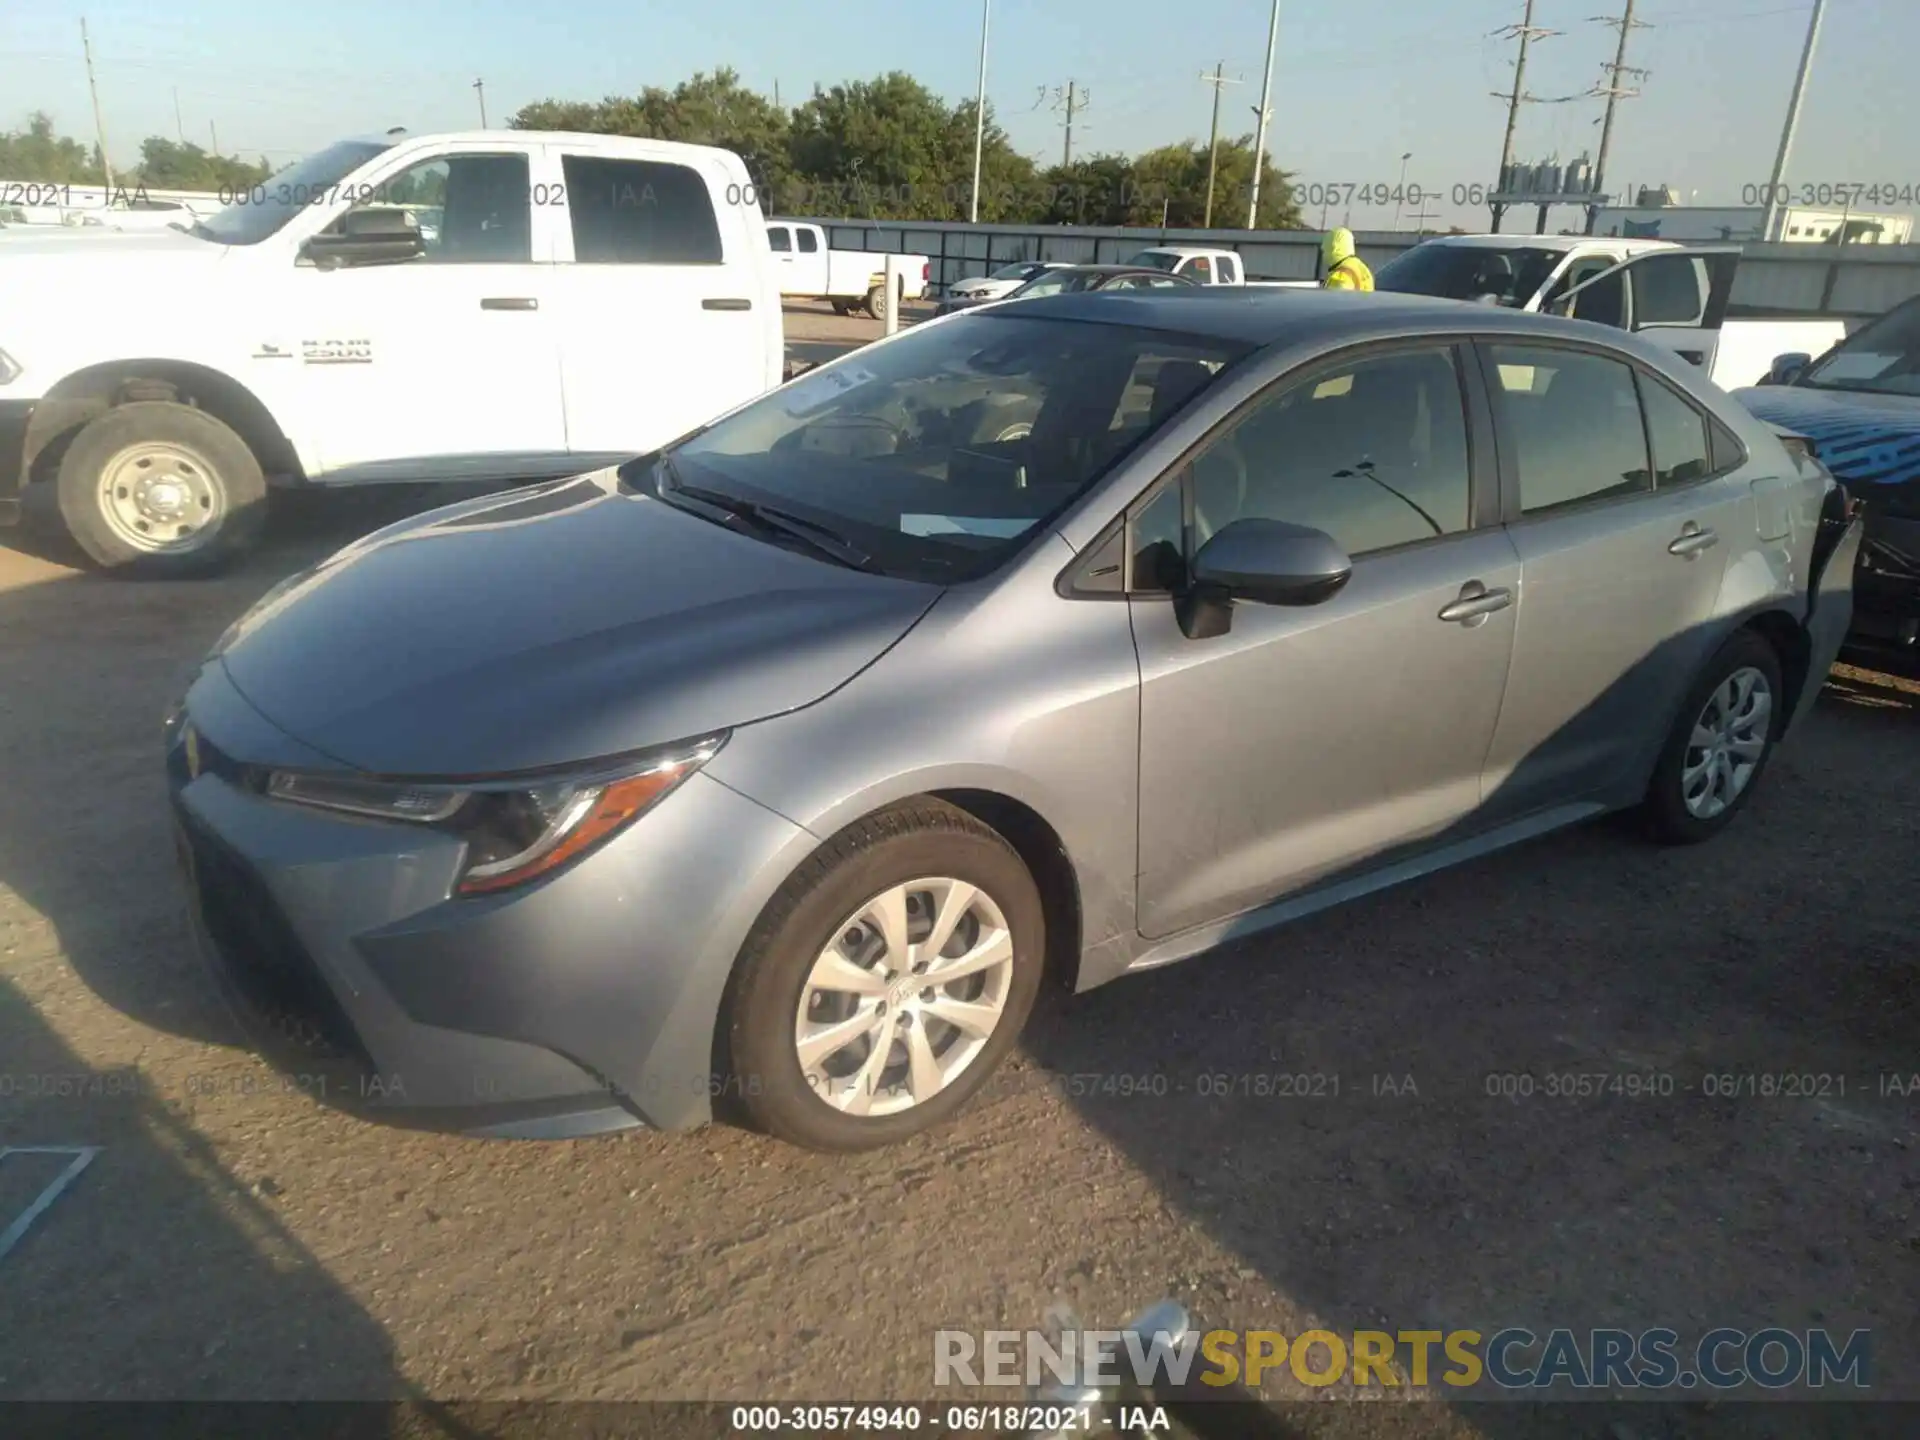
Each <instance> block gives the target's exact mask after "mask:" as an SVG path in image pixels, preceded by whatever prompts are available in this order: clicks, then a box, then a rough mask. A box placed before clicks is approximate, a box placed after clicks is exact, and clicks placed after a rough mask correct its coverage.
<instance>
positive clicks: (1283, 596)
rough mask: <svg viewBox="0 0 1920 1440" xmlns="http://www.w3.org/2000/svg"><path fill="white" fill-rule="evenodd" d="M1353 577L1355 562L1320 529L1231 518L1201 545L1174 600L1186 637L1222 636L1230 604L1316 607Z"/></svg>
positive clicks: (1228, 620)
mask: <svg viewBox="0 0 1920 1440" xmlns="http://www.w3.org/2000/svg"><path fill="white" fill-rule="evenodd" d="M1352 576H1353V561H1352V560H1350V559H1348V558H1347V552H1346V551H1344V550H1342V549H1341V548H1340V544H1339V542H1338V541H1336V540H1335V539H1334V538H1333V537H1332V536H1331V535H1329V534H1327V533H1326V532H1325V531H1324V530H1314V529H1310V528H1308V527H1307V526H1305V525H1289V524H1287V523H1286V522H1285V521H1284V520H1262V519H1248V520H1235V521H1234V522H1233V523H1232V524H1230V525H1228V526H1226V527H1224V528H1223V529H1222V530H1221V531H1220V532H1219V533H1218V534H1216V535H1215V536H1214V537H1213V538H1212V539H1211V540H1209V541H1207V543H1206V544H1204V545H1202V546H1201V547H1200V553H1199V554H1198V555H1196V556H1194V557H1193V568H1192V580H1191V583H1190V584H1189V585H1188V586H1187V589H1186V590H1185V591H1184V592H1183V593H1182V594H1181V596H1180V598H1179V601H1178V602H1177V603H1178V606H1179V620H1180V628H1181V630H1182V631H1183V632H1184V633H1185V634H1186V636H1187V638H1188V639H1190V640H1207V639H1211V638H1213V637H1214V636H1216V635H1224V634H1226V633H1227V630H1228V629H1229V628H1230V627H1231V625H1232V616H1233V610H1232V606H1233V602H1234V601H1235V600H1250V601H1252V602H1253V603H1254V604H1256V605H1318V604H1320V603H1321V602H1322V601H1324V600H1328V599H1330V598H1332V597H1333V596H1334V595H1335V594H1337V593H1338V592H1339V590H1340V588H1341V587H1342V586H1344V585H1345V584H1346V583H1347V581H1348V580H1349V579H1351V578H1352Z"/></svg>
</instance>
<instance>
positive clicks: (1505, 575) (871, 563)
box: [167, 291, 1859, 1150]
mask: <svg viewBox="0 0 1920 1440" xmlns="http://www.w3.org/2000/svg"><path fill="white" fill-rule="evenodd" d="M634 399H635V403H636V404H644V403H645V399H646V397H645V396H644V395H636V396H635V397H634ZM1858 543H1859V536H1858V527H1857V522H1856V521H1855V520H1854V519H1853V518H1852V517H1851V514H1850V513H1849V511H1848V508H1847V506H1846V503H1845V501H1844V496H1843V495H1842V494H1841V492H1840V491H1839V490H1838V489H1837V488H1836V487H1835V486H1834V484H1833V481H1832V478H1831V477H1830V476H1829V475H1828V474H1827V473H1826V472H1825V471H1824V470H1823V469H1822V468H1821V467H1820V466H1819V465H1818V464H1817V462H1815V461H1814V460H1813V459H1812V458H1811V456H1810V455H1809V454H1808V453H1807V452H1806V450H1805V447H1804V446H1799V445H1797V444H1793V445H1789V444H1786V443H1783V441H1782V439H1781V437H1780V435H1779V434H1778V433H1777V432H1775V431H1774V430H1773V429H1771V428H1770V427H1769V426H1767V425H1766V424H1765V423H1763V422H1761V421H1759V420H1757V419H1755V418H1754V417H1753V416H1752V415H1750V414H1748V413H1747V412H1746V411H1745V410H1743V409H1742V408H1741V407H1740V406H1739V405H1738V404H1736V403H1734V402H1733V401H1732V400H1730V399H1729V398H1728V397H1727V396H1725V395H1723V394H1721V393H1720V392H1719V391H1718V390H1715V389H1713V388H1712V387H1711V386H1709V385H1707V384H1706V383H1704V382H1703V381H1702V380H1701V379H1700V377H1699V376H1698V374H1697V373H1696V372H1694V371H1693V370H1691V369H1690V368H1688V367H1687V365H1686V364H1685V362H1683V361H1680V360H1678V359H1676V358H1675V357H1674V356H1673V355H1671V354H1670V353H1668V352H1666V351H1663V350H1660V349H1656V348H1654V347H1652V346H1649V345H1646V344H1642V343H1640V342H1639V341H1636V340H1635V339H1633V338H1632V337H1630V336H1625V335H1622V334H1621V333H1620V332H1618V331H1616V330H1612V329H1607V328H1602V327H1598V326H1592V325H1588V324H1585V323H1582V322H1577V321H1564V320H1557V319H1553V318H1549V317H1541V316H1536V315H1527V314H1520V313H1514V312H1504V311H1497V310H1492V309H1488V308H1484V307H1474V306H1467V305H1461V304H1456V303H1454V302H1450V301H1443V300H1433V299H1425V298H1420V297H1400V296H1388V295H1373V296H1354V295H1346V294H1333V293H1317V292H1310V291H1301V292H1292V291H1289V292H1276V293H1273V294H1268V295H1257V296H1256V295H1247V294H1240V293H1228V292H1206V291H1187V292H1183V293H1173V292H1167V293H1151V292H1142V293H1137V294H1133V295H1124V296H1117V295H1095V296H1072V295H1069V296H1060V297H1057V298H1051V299H1045V300H1037V301H1032V302H1016V303H1013V304H1009V305H1004V306H998V307H994V308H993V309H991V310H985V311H981V312H977V313H975V314H972V315H968V316H966V317H964V318H961V317H956V318H955V319H952V320H936V321H932V322H930V323H927V324H924V325H921V326H918V327H916V328H914V329H912V330H910V331H907V332H904V333H902V334H900V335H898V336H896V337H892V338H889V339H887V340H885V341H882V342H880V343H877V344H874V345H870V346H868V347H866V348H864V349H861V350H858V351H855V352H853V353H852V354H850V355H848V356H846V357H844V358H842V359H839V360H836V361H835V362H833V363H832V364H830V365H827V366H824V367H821V368H820V369H817V370H814V371H812V372H810V373H808V374H807V375H806V376H804V377H803V378H801V379H798V380H795V381H793V382H792V383H790V384H787V385H785V386H783V387H781V388H780V389H778V390H775V391H773V392H771V393H769V394H767V395H764V396H762V397H761V398H759V399H757V400H755V401H753V402H751V403H750V404H747V405H745V406H743V407H741V408H740V409H738V410H735V411H733V412H732V413H730V414H728V415H726V416H723V417H721V418H720V419H718V420H716V421H714V422H713V423H712V424H711V425H709V426H708V427H706V428H705V429H703V430H701V431H699V432H698V433H696V434H694V435H692V436H690V437H687V438H685V439H683V440H681V441H678V442H676V443H675V444H673V445H671V446H669V447H667V448H666V449H665V450H664V451H662V452H660V453H656V454H652V455H647V456H643V457H640V458H638V459H635V460H634V461H632V462H631V463H629V464H626V465H624V466H621V467H620V468H619V469H617V470H609V471H606V472H602V473H596V474H591V475H587V476H583V477H580V478H578V479H574V480H570V481H563V482H559V483H555V484H549V485H543V486H535V487H531V488H527V489H521V490H517V491H513V492H510V493H508V494H506V495H503V496H492V497H488V498H484V499H481V500H476V501H469V502H466V503H462V504H459V505H455V506H451V507H448V508H446V509H442V510H439V511H435V512H432V513H430V514H427V515H423V516H420V517H418V518H415V519H413V520H409V521H406V522H404V523H402V524H399V525H395V526H393V527H391V528H389V529H386V530H383V531H380V532H377V533H375V534H373V535H371V536H369V537H367V538H366V539H364V540H362V541H360V542H358V543H356V544H354V545H352V546H350V547H348V548H347V549H346V550H344V551H342V552H340V553H339V554H337V555H335V556H333V557H332V558H331V559H329V560H327V561H326V562H324V563H323V564H321V565H319V566H318V567H316V568H315V569H314V570H312V571H310V572H308V573H306V574H304V575H300V576H297V577H295V578H293V579H291V580H289V581H288V582H286V583H285V584H283V585H282V586H280V587H279V588H278V589H277V590H276V591H274V592H273V593H272V594H270V595H269V596H267V598H266V599H265V600H263V601H262V602H261V604H260V605H259V606H258V607H256V608H255V609H254V610H253V611H251V612H250V613H249V614H248V615H246V616H244V617H243V618H242V619H241V620H240V621H238V622H237V623H236V624H235V625H234V626H233V627H232V629H231V630H230V631H229V632H228V634H227V635H226V636H225V637H223V638H222V640H221V642H220V643H219V644H218V645H217V646H216V647H215V649H214V651H213V652H212V654H211V655H210V656H209V657H208V659H207V660H206V661H205V663H204V664H203V666H202V667H201V669H200V671H199V674H198V676H197V678H196V680H195V682H194V684H193V686H192V688H191V690H190V691H189V693H188V694H187V696H186V697H185V700H184V702H183V704H182V706H181V707H179V708H178V709H177V710H176V712H175V713H174V715H173V716H171V717H170V719H169V732H168V748H167V753H168V766H169V771H170V778H171V793H172V799H173V805H174V810H175V814H176V816H177V820H178V834H179V839H180V850H181V854H182V857H183V860H184V862H185V865H186V869H187V872H188V876H189V884H190V888H191V891H192V894H193V897H194V900H195V902H196V903H195V907H194V908H195V913H196V916H197V918H198V922H199V928H200V930H201V933H202V936H203V939H204V941H205V948H206V949H207V951H208V953H209V955H210V956H211V957H212V959H213V961H214V962H215V963H214V965H213V969H214V973H215V974H216V975H217V976H218V977H219V979H220V981H221V983H222V985H223V987H224V988H225V990H226V992H227V994H228V995H229V997H230V998H232V999H233V1000H234V1002H235V1004H236V1008H237V1010H238V1013H239V1014H240V1015H241V1017H242V1018H243V1019H244V1020H245V1021H246V1023H247V1024H248V1026H249V1029H250V1031H251V1033H252V1034H253V1036H254V1038H255V1042H256V1043H257V1044H258V1045H259V1046H260V1047H261V1048H262V1049H263V1050H264V1051H266V1052H267V1053H268V1054H270V1055H271V1056H273V1057H274V1058H275V1060H276V1062H277V1063H279V1064H282V1065H284V1066H286V1067H289V1068H290V1069H291V1070H292V1071H293V1072H294V1073H296V1074H298V1075H300V1076H303V1077H306V1078H305V1082H304V1083H305V1085H306V1087H307V1088H308V1089H309V1090H310V1091H312V1093H314V1094H315V1095H316V1096H321V1097H323V1098H325V1099H327V1100H329V1101H338V1102H340V1103H343V1104H345V1105H347V1106H349V1107H351V1108H354V1109H356V1110H363V1111H366V1112H370V1113H375V1114H384V1115H388V1116H391V1117H393V1118H394V1119H397V1120H405V1121H408V1122H410V1123H421V1124H427V1125H435V1126H446V1127H452V1128H457V1129H461V1130H465V1131H469V1132H474V1133H482V1134H491V1135H503V1136H505V1135H512V1136H549V1137H551V1136H568V1135H579V1134H586V1133H593V1132H597V1131H603V1130H610V1129H616V1128H620V1127H625V1126H630V1125H635V1124H646V1125H651V1126H656V1127H662V1128H673V1127H684V1126H689V1125H693V1124H696V1123H698V1122H701V1121H705V1120H707V1119H709V1118H710V1117H711V1116H712V1115H713V1114H715V1112H716V1109H721V1108H723V1107H724V1112H725V1113H729V1114H738V1115H740V1116H742V1117H743V1118H744V1119H745V1120H747V1121H748V1122H749V1123H752V1124H756V1125H758V1126H760V1127H763V1128H764V1129H766V1130H767V1131H770V1132H771V1133H773V1134H775V1135H778V1136H781V1137H784V1138H785V1139H787V1140H789V1141H793V1142H796V1143H798V1144H802V1145H807V1146H812V1147H818V1148H822V1149H835V1150H852V1149H857V1148H861V1147H866V1146H872V1145H877V1144H882V1143H886V1142H890V1141H895V1140H899V1139H901V1138H902V1137H904V1136H907V1135H911V1134H913V1133H914V1132H916V1131H919V1130H921V1129H922V1128H924V1127H926V1126H928V1125H931V1124H934V1123H936V1122H938V1121H941V1120H943V1119H944V1118H946V1117H948V1116H950V1115H952V1114H953V1113H954V1112H955V1111H956V1110H958V1109H959V1108H960V1107H961V1106H962V1105H964V1104H965V1103H966V1102H967V1100H968V1098H969V1097H970V1096H971V1095H973V1094H974V1093H975V1092H977V1091H978V1090H979V1089H980V1087H981V1086H982V1085H983V1084H984V1083H986V1082H987V1080H988V1078H989V1077H990V1076H991V1075H992V1073H993V1071H994V1068H995V1066H997V1065H998V1064H999V1063H1000V1061H1001V1060H1002V1059H1003V1058H1004V1057H1005V1056H1006V1054H1007V1052H1008V1050H1009V1049H1011V1048H1012V1046H1013V1045H1014V1043H1015V1041H1016V1040H1017V1038H1018V1036H1019V1034H1020V1030H1021V1026H1022V1024H1023V1022H1024V1021H1025V1020H1026V1018H1027V1015H1028V1012H1029V1009H1030V1007H1031V1006H1032V1005H1033V1003H1034V998H1035V995H1036V992H1037V991H1038V990H1039V988H1040V986H1041V985H1042V983H1043V979H1048V978H1051V979H1053V980H1056V981H1058V982H1059V983H1062V984H1064V985H1066V986H1069V987H1072V988H1076V989H1080V990H1085V989H1088V988H1091V987H1093V986H1096V985H1102V984H1105V983H1106V982H1107V981H1109V980H1115V979H1118V978H1119V977H1121V976H1123V975H1126V974H1129V973H1131V972H1134V971H1138V970H1146V969H1151V968H1154V967H1157V966H1161V965H1165V964H1167V963H1169V962H1171V961H1175V960H1180V959H1184V958H1186V957H1187V956H1190V955H1194V954H1197V953H1198V952H1200V951H1203V950H1206V949H1208V948H1210V947H1212V946H1214V945H1216V944H1218V943H1220V942H1221V941H1223V940H1226V939H1228V938H1233V937H1239V936H1244V935H1247V934H1250V933H1252V932H1255V931H1259V930H1262V929H1265V928H1266V927H1268V926H1272V925H1275V924H1278V923H1280V922H1283V921H1286V920H1289V919H1292V918H1294V917H1296V916H1300V915H1303V914H1306V913H1308V912H1311V911H1314V910H1317V909H1320V908H1322V907H1325V906H1329V905H1333V904H1336V903H1339V902H1342V901H1345V900H1349V899H1352V898H1354V897H1356V896H1359V895H1362V894H1364V893H1366V892H1368V891H1372V890H1377V889H1380V888H1381V887H1383V886H1386V885H1389V884H1392V883H1394V882H1396V881H1399V880H1403V879H1406V878H1408V877H1410V876H1415V875H1419V874H1422V873H1425V872H1430V871H1433V870H1436V869H1439V868H1442V867H1445V866H1449V865H1453V864H1457V863H1459V862H1461V861H1464V860H1470V859H1472V858H1474V857H1476V856H1479V855H1484V854H1486V853H1487V852H1488V851H1491V850H1494V849H1497V848H1498V847H1500V846H1503V845H1506V844H1509V843H1511V842H1513V841H1516V840H1521V839H1524V838H1527V837H1530V836H1534V835H1539V834H1541V833H1542V832H1544V831H1547V830H1551V829H1553V828H1555V827H1556V826H1561V825H1566V824H1569V823H1572V822H1575V821H1579V820H1582V819H1584V818H1586V817H1588V816H1592V815H1598V814H1600V813H1601V812H1603V811H1609V810H1616V809H1625V808H1630V807H1637V808H1638V809H1639V810H1640V811H1641V812H1642V813H1643V814H1644V816H1645V818H1646V821H1647V825H1648V828H1649V830H1650V831H1651V833H1652V834H1653V835H1654V836H1656V837H1657V838H1659V839H1660V840H1663V841H1667V842H1688V841H1698V840H1703V839H1705V838H1707V837H1709V836H1711V835H1713V834H1714V833H1716V832H1717V831H1719V830H1720V829H1722V828H1723V827H1724V826H1726V825H1727V824H1728V823H1729V821H1731V820H1732V818H1733V817H1734V815H1736V814H1737V813H1738V812H1739V810H1740V809H1741V808H1742V806H1744V805H1745V804H1746V803H1747V802H1748V801H1749V800H1750V799H1751V797H1752V795H1753V793H1754V788H1755V785H1756V783H1757V782H1758V780H1759V778H1760V776H1761V774H1762V772H1763V770H1764V768H1765V766H1766V763H1767V758H1768V755H1769V754H1770V752H1771V750H1772V748H1773V746H1774V744H1775V743H1776V742H1777V741H1779V740H1780V739H1781V738H1782V737H1783V736H1784V735H1786V734H1787V733H1788V732H1789V728H1790V725H1791V723H1792V722H1793V721H1794V719H1796V718H1797V717H1798V716H1799V715H1801V714H1803V713H1804V712H1805V711H1806V709H1807V708H1808V706H1809V704H1810V703H1811V702H1812V700H1813V697H1814V695H1815V693H1816V692H1817V691H1818V689H1819V688H1820V684H1821V681H1822V679H1823V677H1824V676H1825V674H1826V672H1827V669H1828V667H1829V665H1830V663H1831V662H1832V659H1833V656H1834V653H1835V650H1836V648H1837V647H1838V645H1839V642H1840V638H1841V636H1842V635H1843V634H1844V633H1845V631H1846V629H1847V623H1848V619H1849V615H1850V611H1851V606H1852V592H1851V577H1852V569H1853V562H1854V553H1855V551H1856V549H1857V547H1858Z"/></svg>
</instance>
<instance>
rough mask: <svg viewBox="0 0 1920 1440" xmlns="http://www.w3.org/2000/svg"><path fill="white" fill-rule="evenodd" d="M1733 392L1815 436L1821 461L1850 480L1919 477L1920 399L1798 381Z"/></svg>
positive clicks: (1888, 481) (1769, 416) (1768, 417)
mask: <svg viewBox="0 0 1920 1440" xmlns="http://www.w3.org/2000/svg"><path fill="white" fill-rule="evenodd" d="M1734 398H1735V399H1736V400H1738V401H1740V403H1741V404H1743V405H1745V406H1746V407H1747V409H1749V410H1751V411H1752V412H1753V413H1754V414H1755V415H1758V416H1759V417H1760V418H1761V419H1762V420H1765V421H1768V422H1770V423H1771V424H1774V425H1779V426H1783V427H1784V428H1786V429H1788V430H1792V431H1794V432H1795V433H1797V434H1800V435H1805V436H1806V437H1807V438H1808V439H1810V440H1812V441H1813V442H1814V445H1815V447H1816V449H1817V450H1818V452H1819V455H1820V459H1821V462H1822V463H1823V464H1825V465H1826V467H1827V468H1828V469H1829V470H1831V471H1833V473H1834V474H1835V475H1837V476H1839V477H1840V479H1841V480H1843V481H1845V482H1846V483H1847V484H1849V485H1904V484H1906V483H1908V482H1910V481H1914V480H1920V399H1915V398H1912V397H1909V396H1905V395H1870V394H1864V393H1862V392H1859V391H1832V390H1825V391H1823V390H1812V389H1805V388H1802V387H1800V386H1798V385H1756V386H1752V387H1750V388H1748V389H1745V390H1736V391H1734Z"/></svg>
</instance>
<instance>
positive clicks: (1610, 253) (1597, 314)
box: [1523, 250, 1626, 328]
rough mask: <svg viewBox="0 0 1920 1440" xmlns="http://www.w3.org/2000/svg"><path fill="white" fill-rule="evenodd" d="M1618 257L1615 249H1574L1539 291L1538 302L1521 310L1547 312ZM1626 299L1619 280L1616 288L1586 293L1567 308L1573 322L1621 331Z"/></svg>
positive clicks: (1613, 264) (1624, 288) (1608, 266)
mask: <svg viewBox="0 0 1920 1440" xmlns="http://www.w3.org/2000/svg"><path fill="white" fill-rule="evenodd" d="M1620 258H1621V257H1620V254H1619V252H1618V251H1614V250H1576V251H1575V252H1574V253H1573V255H1572V257H1571V258H1570V259H1569V260H1568V261H1567V263H1566V265H1565V266H1563V267H1562V268H1561V270H1560V272H1559V273H1558V274H1557V275H1555V276H1554V277H1553V278H1552V280H1550V281H1549V282H1548V283H1547V285H1546V287H1545V289H1544V290H1543V291H1542V292H1541V295H1540V303H1539V304H1538V305H1534V304H1532V303H1529V304H1528V305H1526V306H1525V307H1523V308H1525V309H1529V310H1549V311H1550V310H1551V309H1552V307H1553V304H1554V302H1555V301H1556V300H1558V299H1559V298H1560V297H1561V296H1563V295H1565V294H1566V293H1567V292H1568V291H1569V290H1571V289H1573V288H1574V286H1576V285H1585V284H1586V283H1587V281H1589V280H1591V279H1593V278H1594V277H1595V276H1598V275H1604V274H1605V273H1606V272H1607V271H1609V270H1611V269H1613V268H1614V266H1616V265H1618V264H1619V263H1620ZM1625 297H1626V281H1625V279H1624V278H1622V279H1621V281H1620V282H1619V283H1618V284H1616V285H1613V286H1602V287H1599V288H1598V289H1595V290H1590V291H1588V292H1586V293H1585V294H1584V295H1582V296H1580V297H1579V301H1578V303H1577V304H1576V305H1574V306H1570V307H1569V309H1568V313H1570V314H1571V315H1572V316H1573V317H1574V318H1575V319H1579V320H1591V321H1593V322H1594V323H1595V324H1598V325H1612V326H1615V327H1616V328H1623V327H1624V326H1625V324H1626V299H1625Z"/></svg>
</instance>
